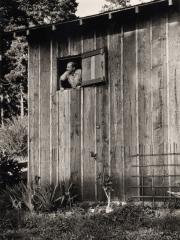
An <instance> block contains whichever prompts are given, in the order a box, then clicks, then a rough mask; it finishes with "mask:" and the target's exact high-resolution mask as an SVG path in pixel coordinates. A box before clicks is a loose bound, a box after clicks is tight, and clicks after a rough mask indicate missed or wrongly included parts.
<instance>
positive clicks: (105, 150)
mask: <svg viewBox="0 0 180 240" xmlns="http://www.w3.org/2000/svg"><path fill="white" fill-rule="evenodd" d="M106 34H107V32H103V30H101V31H100V30H99V31H98V32H97V33H96V48H97V49H99V48H104V47H107V35H106ZM97 71H98V70H97ZM106 77H107V76H106ZM107 80H108V79H107ZM95 124H96V153H97V158H96V176H97V177H98V176H99V174H102V173H103V168H104V167H106V168H107V165H108V161H109V96H108V83H106V84H105V85H104V84H103V85H99V86H97V87H96V123H95ZM106 171H107V173H108V170H107V169H106ZM97 199H98V200H99V201H102V200H105V194H104V192H103V190H102V186H101V184H100V182H99V181H97Z"/></svg>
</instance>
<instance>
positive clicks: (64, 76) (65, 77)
mask: <svg viewBox="0 0 180 240" xmlns="http://www.w3.org/2000/svg"><path fill="white" fill-rule="evenodd" d="M68 77H69V72H68V71H66V72H64V73H63V74H62V75H61V76H60V80H61V81H65V80H67V79H68Z"/></svg>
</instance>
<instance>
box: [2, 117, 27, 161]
mask: <svg viewBox="0 0 180 240" xmlns="http://www.w3.org/2000/svg"><path fill="white" fill-rule="evenodd" d="M0 152H3V153H6V155H7V156H8V157H9V158H12V159H16V158H19V157H23V158H25V157H26V156H27V116H25V117H24V118H20V117H13V118H12V120H10V119H8V120H7V121H6V123H5V125H4V126H2V127H0Z"/></svg>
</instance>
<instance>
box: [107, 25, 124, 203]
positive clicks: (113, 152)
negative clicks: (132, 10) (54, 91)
mask: <svg viewBox="0 0 180 240" xmlns="http://www.w3.org/2000/svg"><path fill="white" fill-rule="evenodd" d="M121 44H122V41H121V25H120V24H118V23H117V24H115V23H113V24H111V25H110V26H109V49H108V50H109V52H108V70H109V85H110V103H109V104H110V123H111V124H110V133H111V135H110V142H111V148H110V157H111V160H110V163H111V165H110V169H111V176H112V178H113V188H114V193H113V198H114V199H116V198H117V199H121V200H123V195H124V193H123V181H124V180H123V171H124V169H123V161H124V159H123V158H122V154H121V151H122V147H123V146H124V132H123V92H122V91H121V89H122V87H123V79H122V71H123V69H122V63H121V61H122V54H123V53H122V51H121V50H122V46H121Z"/></svg>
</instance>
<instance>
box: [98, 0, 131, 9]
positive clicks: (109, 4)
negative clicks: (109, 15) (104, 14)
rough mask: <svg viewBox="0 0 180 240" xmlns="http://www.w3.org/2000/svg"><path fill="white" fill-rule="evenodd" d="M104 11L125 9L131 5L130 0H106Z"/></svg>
mask: <svg viewBox="0 0 180 240" xmlns="http://www.w3.org/2000/svg"><path fill="white" fill-rule="evenodd" d="M105 1H106V4H104V5H103V7H102V11H108V10H113V9H116V8H124V7H127V6H129V5H130V0H105Z"/></svg>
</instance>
